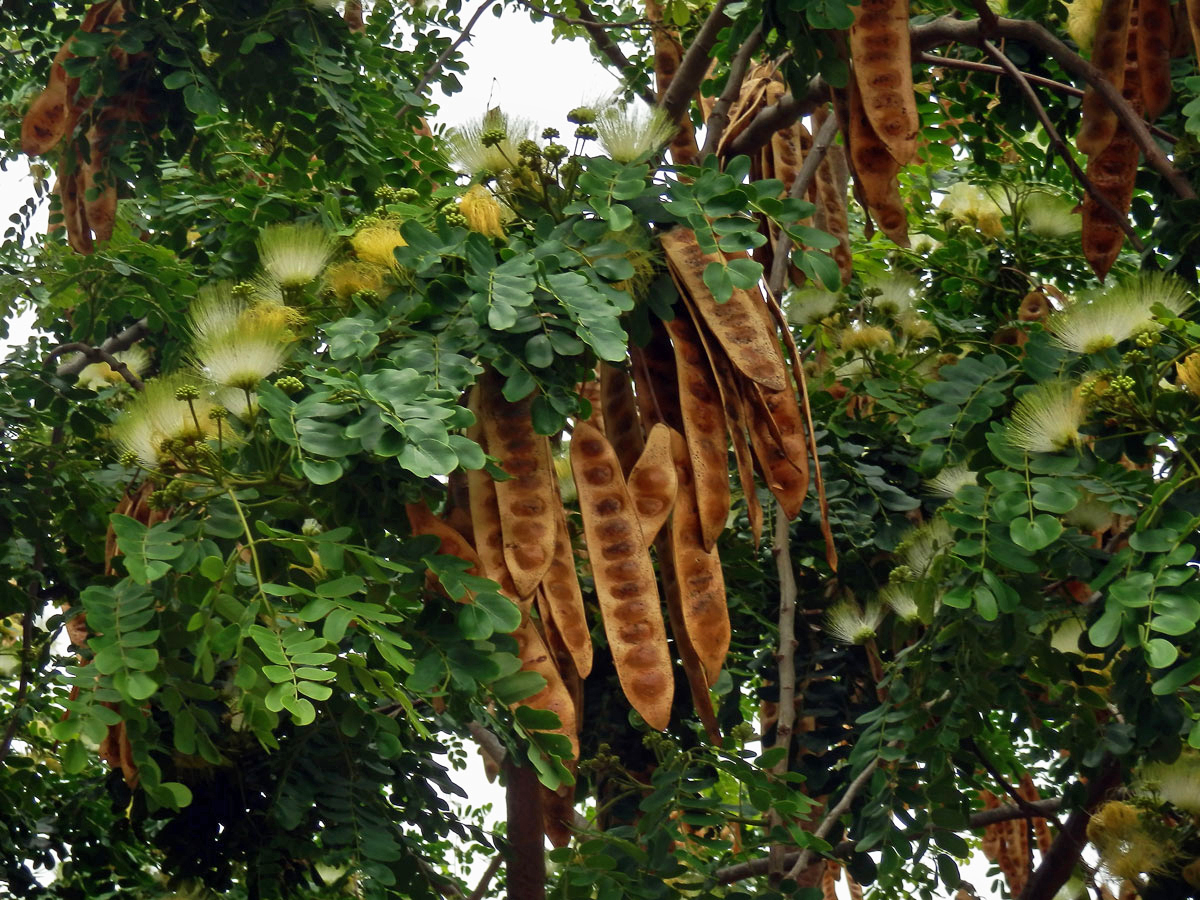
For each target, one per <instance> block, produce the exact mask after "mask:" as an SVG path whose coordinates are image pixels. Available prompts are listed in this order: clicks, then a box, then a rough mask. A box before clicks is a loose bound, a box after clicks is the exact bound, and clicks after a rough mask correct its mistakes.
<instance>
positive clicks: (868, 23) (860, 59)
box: [850, 0, 921, 231]
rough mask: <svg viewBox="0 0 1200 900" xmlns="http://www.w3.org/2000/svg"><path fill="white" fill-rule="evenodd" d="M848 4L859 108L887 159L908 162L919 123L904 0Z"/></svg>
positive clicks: (865, 0) (915, 148) (906, 7)
mask: <svg viewBox="0 0 1200 900" xmlns="http://www.w3.org/2000/svg"><path fill="white" fill-rule="evenodd" d="M851 9H853V10H854V24H853V25H852V26H851V27H850V58H851V60H853V71H854V77H853V80H854V81H855V82H856V83H857V88H858V92H859V94H860V96H861V97H862V105H863V111H864V113H865V114H866V117H867V118H868V119H869V120H870V123H871V127H872V128H873V129H874V132H875V134H877V135H878V136H879V140H880V141H882V143H883V145H884V147H886V148H887V152H888V153H889V154H890V155H891V157H892V159H893V160H895V161H896V163H898V164H899V165H901V166H903V165H907V164H908V163H909V162H911V161H912V158H913V156H915V155H916V152H917V132H918V131H920V129H921V122H920V119H919V118H918V116H917V101H916V97H915V96H914V94H913V83H912V50H911V45H910V41H909V36H908V0H863V2H862V3H861V4H860V5H858V6H854V7H851ZM859 177H862V173H861V172H860V173H859ZM884 230H885V231H886V229H884Z"/></svg>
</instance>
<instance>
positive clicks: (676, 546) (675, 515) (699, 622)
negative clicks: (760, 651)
mask: <svg viewBox="0 0 1200 900" xmlns="http://www.w3.org/2000/svg"><path fill="white" fill-rule="evenodd" d="M669 435H670V440H671V458H672V461H673V462H674V464H675V471H676V476H677V477H678V479H679V489H678V491H677V493H676V496H675V509H674V511H673V512H672V513H671V526H670V551H671V569H672V573H673V575H674V578H675V579H676V587H677V592H678V597H679V610H680V619H681V623H682V625H683V630H684V633H685V634H686V635H687V638H688V641H689V642H690V644H691V646H692V648H693V649H694V651H695V654H696V657H697V659H698V660H699V662H700V667H701V671H702V672H703V673H704V677H705V681H706V683H707V685H708V686H709V687H712V685H714V684H715V683H716V681H717V676H718V675H720V674H721V667H722V666H723V665H724V664H725V656H726V654H727V653H728V652H729V641H730V635H731V631H730V624H729V605H728V602H727V599H726V596H725V577H724V575H723V573H722V571H721V557H720V556H719V555H718V553H717V549H716V547H712V548H706V547H705V544H704V540H703V534H702V532H701V519H700V512H699V509H698V508H697V503H696V481H695V478H694V477H693V475H692V463H691V457H690V455H689V454H688V448H687V443H686V442H685V441H684V439H683V435H681V434H680V433H679V432H677V431H673V430H672V431H669ZM673 627H674V626H673ZM675 633H676V636H677V637H678V630H676V632H675Z"/></svg>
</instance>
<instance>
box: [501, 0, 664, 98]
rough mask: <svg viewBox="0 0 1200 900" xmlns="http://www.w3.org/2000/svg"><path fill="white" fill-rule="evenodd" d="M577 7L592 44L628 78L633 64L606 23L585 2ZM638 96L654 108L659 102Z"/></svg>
mask: <svg viewBox="0 0 1200 900" xmlns="http://www.w3.org/2000/svg"><path fill="white" fill-rule="evenodd" d="M518 2H520V0H518ZM575 5H576V8H577V9H578V10H579V20H580V22H581V23H582V24H581V26H580V27H581V28H585V29H587V33H588V36H589V37H590V38H591V39H592V43H594V44H595V45H596V49H597V50H599V51H600V52H601V53H603V54H604V55H605V56H606V57H607V58H608V61H609V62H611V63H612V64H613V67H614V68H616V69H617V70H618V71H619V72H620V73H621V75H622V77H626V78H627V77H628V76H629V73H630V71H631V70H632V69H633V64H632V63H631V62H630V61H629V57H627V56H626V55H625V54H624V52H622V50H621V48H620V47H618V46H617V42H616V41H614V40H613V39H612V35H610V34H609V33H608V32H607V31H606V30H605V27H604V23H603V22H601V21H600V20H599V19H597V18H596V16H595V15H594V14H593V13H592V10H591V7H589V6H588V5H587V3H585V2H584V0H576V3H575ZM637 95H638V96H639V97H640V98H641V99H642V101H643V102H645V103H646V104H647V105H648V106H654V104H655V103H657V102H658V101H657V98H656V97H655V96H654V93H653V92H652V91H649V90H645V89H638V91H637Z"/></svg>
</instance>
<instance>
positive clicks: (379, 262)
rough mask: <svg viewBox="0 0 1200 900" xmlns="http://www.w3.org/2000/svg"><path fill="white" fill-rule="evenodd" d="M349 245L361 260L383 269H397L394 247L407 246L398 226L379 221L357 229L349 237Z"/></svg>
mask: <svg viewBox="0 0 1200 900" xmlns="http://www.w3.org/2000/svg"><path fill="white" fill-rule="evenodd" d="M350 245H351V246H352V247H353V248H354V255H355V256H357V257H358V258H359V260H360V261H361V262H365V263H369V264H370V265H373V266H382V267H383V268H385V269H398V268H399V264H398V263H397V262H396V248H397V247H407V246H408V242H407V241H405V240H404V237H403V236H402V235H401V234H400V229H399V228H397V227H396V226H394V225H390V224H388V223H385V222H381V223H379V224H377V225H367V226H366V227H364V228H360V229H358V231H356V232H354V236H353V237H352V238H350Z"/></svg>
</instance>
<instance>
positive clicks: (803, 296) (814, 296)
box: [787, 287, 841, 325]
mask: <svg viewBox="0 0 1200 900" xmlns="http://www.w3.org/2000/svg"><path fill="white" fill-rule="evenodd" d="M840 301H841V295H840V294H835V293H833V292H832V291H824V290H821V289H820V288H814V287H807V288H800V289H799V290H796V291H794V292H792V295H791V297H790V298H789V300H788V305H787V315H788V321H789V322H791V323H792V324H793V325H815V324H817V323H818V322H820V321H821V320H822V319H824V318H826V317H828V316H829V314H830V313H832V312H833V311H834V310H835V309H837V307H838V304H839V302H840Z"/></svg>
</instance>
